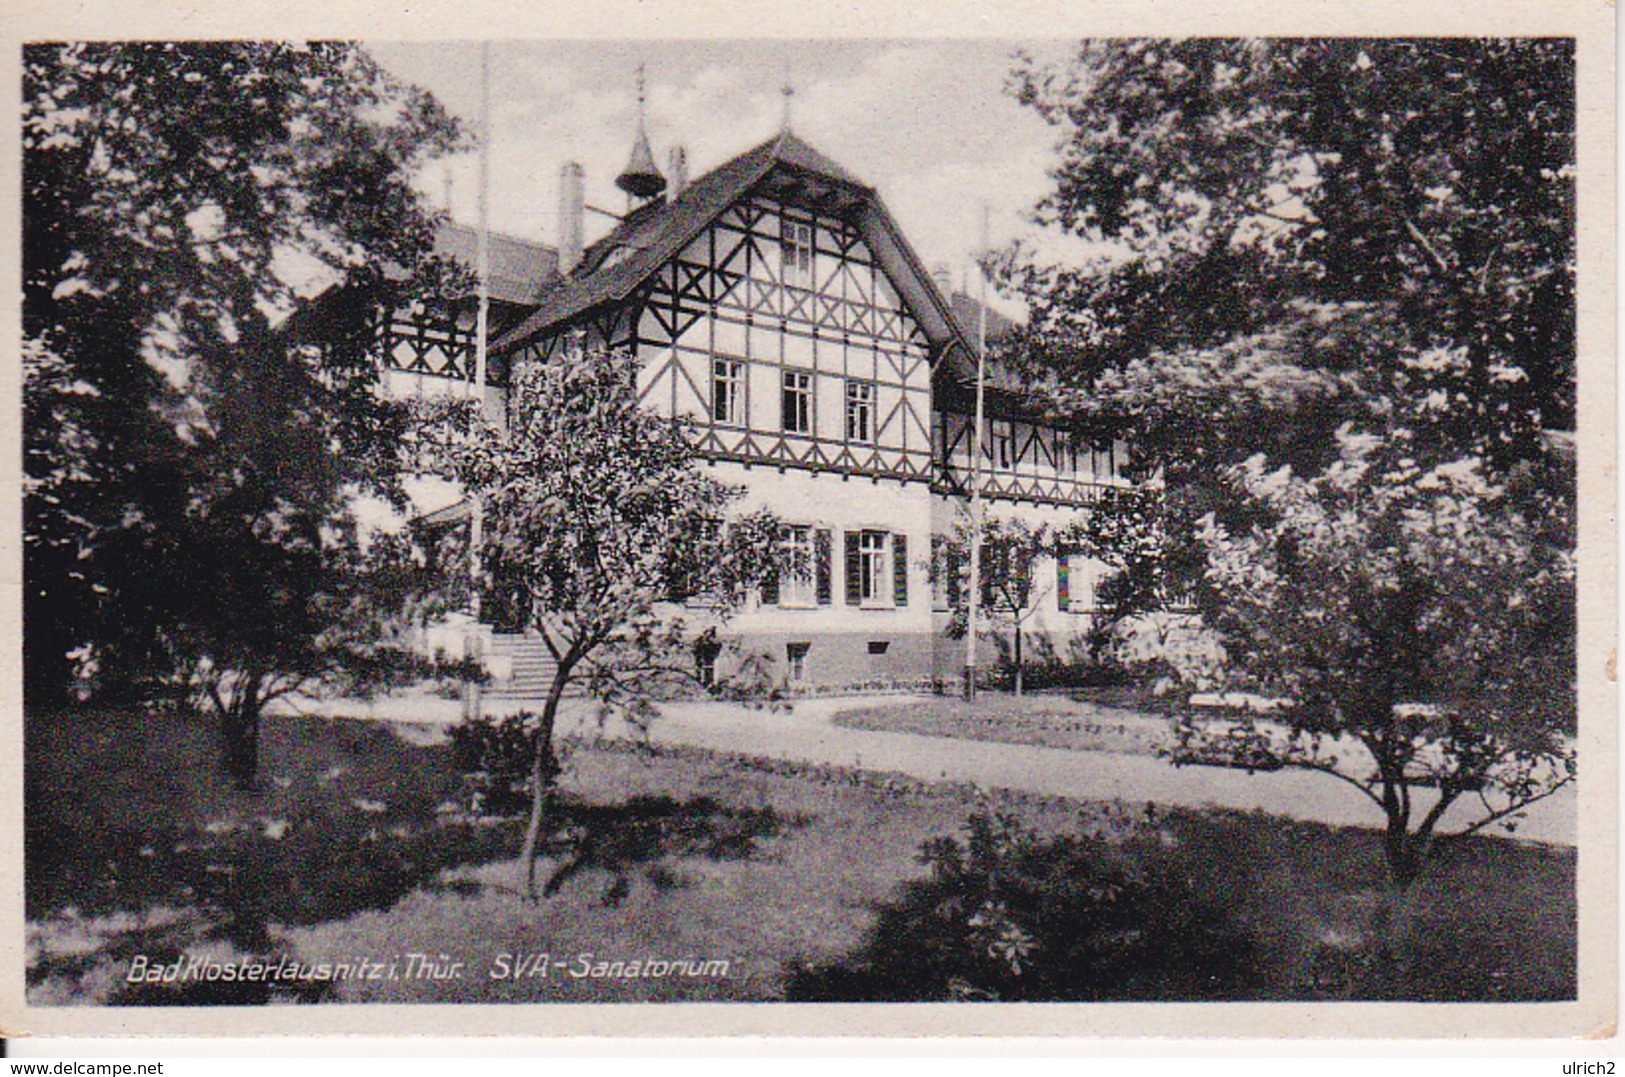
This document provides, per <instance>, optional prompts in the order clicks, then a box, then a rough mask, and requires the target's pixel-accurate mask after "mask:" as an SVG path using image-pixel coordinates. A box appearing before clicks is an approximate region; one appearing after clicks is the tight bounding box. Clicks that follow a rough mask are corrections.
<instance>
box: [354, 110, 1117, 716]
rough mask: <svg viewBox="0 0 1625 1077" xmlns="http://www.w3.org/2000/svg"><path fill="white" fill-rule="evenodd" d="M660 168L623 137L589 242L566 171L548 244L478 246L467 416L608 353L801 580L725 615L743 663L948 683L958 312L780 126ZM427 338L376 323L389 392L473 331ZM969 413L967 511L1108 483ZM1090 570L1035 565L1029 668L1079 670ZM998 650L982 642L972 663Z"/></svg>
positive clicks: (956, 509)
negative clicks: (701, 160)
mask: <svg viewBox="0 0 1625 1077" xmlns="http://www.w3.org/2000/svg"><path fill="white" fill-rule="evenodd" d="M669 171H671V172H672V176H671V177H670V180H669V182H668V178H667V177H666V176H664V175H662V174H661V173H660V172H659V171H658V170H657V169H656V167H655V165H654V163H653V155H652V154H651V153H650V151H649V146H648V141H647V137H646V136H645V134H644V133H643V131H642V130H641V129H640V130H639V132H638V137H637V142H636V143H635V146H634V151H633V155H632V160H631V162H630V163H629V165H628V167H627V170H626V172H624V173H623V174H622V175H621V176H620V177H619V179H618V180H617V183H618V184H619V185H620V186H621V187H622V189H624V190H626V191H627V192H628V195H629V197H630V198H631V199H635V200H636V202H635V205H633V207H632V208H631V209H630V210H629V212H628V213H627V214H626V216H625V217H624V218H622V219H621V221H620V222H619V223H618V224H617V226H616V227H615V228H614V229H613V230H612V231H610V233H609V234H608V235H606V236H604V237H603V238H602V239H600V240H598V241H597V242H595V243H593V244H592V245H590V246H582V244H581V240H580V237H581V236H582V234H583V226H582V220H581V215H582V212H583V199H582V177H581V172H580V169H579V167H578V166H575V165H573V164H572V165H567V166H565V169H564V173H563V180H564V183H563V185H562V190H563V194H562V197H561V203H562V204H561V209H560V223H559V235H560V236H561V243H560V247H559V249H557V250H556V251H553V250H549V249H547V248H541V247H537V246H534V245H529V251H528V253H527V250H526V247H527V245H524V244H518V243H516V242H513V243H510V242H508V241H496V242H494V243H493V247H492V250H493V254H495V252H496V251H497V250H501V251H503V255H502V256H501V257H500V258H499V257H495V256H494V257H493V259H492V265H493V272H492V275H491V285H490V288H491V295H492V299H493V307H492V310H493V318H492V324H493V326H495V329H494V331H493V333H492V336H491V338H490V339H491V344H490V346H489V354H490V363H489V364H488V370H489V372H490V373H489V375H488V380H489V384H488V386H487V387H486V389H485V397H486V401H487V406H488V408H490V409H492V410H493V413H495V414H500V413H501V410H502V407H503V393H504V386H505V384H506V380H505V377H504V373H505V372H506V371H507V370H512V369H517V368H519V367H520V366H521V365H522V364H525V363H552V362H568V361H569V360H570V357H571V355H572V354H574V353H577V352H578V351H579V350H580V349H583V348H600V347H607V348H619V349H625V350H627V351H628V352H630V353H632V354H633V355H635V357H636V359H637V363H638V370H639V375H638V381H637V392H638V394H639V399H640V401H641V402H642V404H643V405H644V406H646V407H647V408H649V409H650V410H652V411H654V412H656V413H658V414H662V415H669V416H673V417H683V418H686V419H687V420H689V423H690V425H691V428H692V430H693V431H694V450H695V453H696V455H697V456H698V457H699V458H700V459H701V460H703V461H704V463H705V466H706V467H708V468H709V469H710V470H711V471H712V472H713V473H714V474H715V476H716V477H717V478H718V479H719V480H721V481H724V482H727V483H729V484H732V485H737V486H741V487H743V488H744V490H745V499H744V506H743V507H744V508H746V509H757V508H763V509H767V510H770V511H772V512H773V513H775V514H776V515H777V516H778V517H779V518H780V519H782V520H783V521H785V524H786V531H785V536H784V541H785V542H786V544H788V545H792V546H794V547H796V548H797V550H798V552H799V553H800V555H801V560H802V562H803V563H809V564H811V565H812V566H813V571H812V572H810V573H808V574H807V575H806V576H805V578H801V577H791V578H785V579H781V580H777V581H774V582H773V583H771V584H769V585H768V586H766V587H764V588H763V593H762V594H761V595H760V596H759V598H758V600H757V601H755V602H753V603H751V604H750V606H749V607H748V608H747V609H745V610H744V611H742V612H741V613H740V614H739V615H737V616H736V617H735V618H734V619H733V620H732V621H730V623H729V633H730V634H731V635H732V636H733V637H734V638H735V639H737V641H738V642H739V643H740V645H741V647H742V648H743V649H744V650H746V651H750V652H753V653H763V654H767V655H769V656H770V657H771V658H772V659H773V661H774V663H775V664H776V666H777V668H778V670H779V672H780V674H781V676H782V678H783V680H784V682H785V683H786V685H787V686H789V687H792V688H794V687H812V686H858V685H917V686H925V685H928V684H932V683H936V684H949V683H954V682H955V681H957V679H958V677H959V675H960V669H961V666H962V664H963V661H964V643H963V642H962V641H959V640H952V639H949V638H948V636H947V634H946V630H947V627H948V623H949V620H950V615H949V606H948V597H949V596H948V590H949V588H948V587H947V586H946V577H947V575H949V573H948V572H945V571H939V572H933V571H932V569H933V564H932V559H933V551H934V550H935V549H936V545H937V542H936V540H937V539H939V538H940V537H941V536H944V535H947V534H949V533H951V532H952V530H953V528H954V527H955V525H956V523H959V522H962V521H965V520H968V518H969V517H968V511H967V502H968V498H967V491H968V489H969V484H970V477H971V473H972V468H971V452H972V449H971V445H972V442H973V436H972V426H973V420H972V416H973V415H974V398H975V377H976V362H975V354H976V353H975V348H974V343H973V341H974V334H973V332H972V331H971V326H970V325H967V324H965V323H967V322H969V321H972V320H973V318H974V311H975V309H976V308H975V305H974V304H972V303H970V302H969V301H968V300H966V299H965V297H963V296H954V295H950V294H945V289H944V288H942V287H941V286H939V283H938V282H937V281H935V280H933V278H932V277H931V275H930V274H929V273H927V272H926V271H925V270H924V268H923V267H922V266H921V264H920V261H919V259H918V257H917V256H916V254H915V253H914V251H913V250H912V249H911V248H910V246H909V244H908V242H907V240H906V238H905V237H904V236H903V235H902V234H901V232H900V230H899V229H898V227H897V225H896V224H895V222H894V221H893V219H892V218H891V216H890V214H889V213H888V212H887V210H886V208H885V206H884V204H883V203H882V201H881V199H880V197H879V195H878V194H877V192H876V191H875V190H874V189H873V188H871V187H869V186H867V185H866V184H864V183H863V182H862V181H861V180H860V179H858V178H857V177H855V176H853V175H851V174H850V173H849V172H847V171H846V170H845V169H843V168H842V167H841V166H839V165H838V164H836V163H834V162H833V161H831V160H829V159H828V158H826V157H824V156H823V155H822V154H820V153H819V152H818V151H816V150H815V149H813V148H812V147H811V146H809V145H807V144H806V143H805V142H803V141H802V140H801V139H799V138H798V137H796V136H795V135H794V134H793V133H791V132H790V131H789V130H788V129H786V130H785V131H783V132H781V133H780V134H779V135H778V136H777V137H776V138H774V139H772V140H770V141H768V142H766V143H763V144H762V145H760V146H757V147H756V148H754V149H752V150H750V151H748V152H746V153H744V154H741V155H740V156H738V157H736V158H734V159H733V160H731V161H729V162H727V163H726V164H724V165H722V166H720V167H719V168H717V169H715V170H713V171H711V172H709V173H707V174H705V175H703V176H701V177H699V178H697V179H695V180H694V181H693V182H692V183H690V182H688V181H687V179H686V176H685V175H684V174H683V173H684V171H685V166H684V163H683V160H682V157H681V151H674V153H673V156H672V163H671V166H670V169H669ZM499 265H500V266H501V267H503V268H502V270H501V271H500V273H499V272H498V271H497V269H496V267H497V266H499ZM956 308H957V309H956ZM967 314H970V315H971V316H970V317H967ZM996 320H997V321H998V322H1000V323H1001V324H1002V323H1003V320H1002V319H996ZM424 321H425V319H424V318H423V317H422V316H421V314H419V315H418V316H404V317H401V318H397V319H396V322H395V324H394V325H393V326H392V328H391V329H390V342H389V347H388V348H387V349H386V353H387V356H388V363H389V365H390V367H391V373H390V374H389V377H390V378H391V379H392V380H393V384H394V385H395V387H396V390H397V391H409V392H433V391H449V390H448V389H447V386H451V385H454V384H457V385H460V384H461V382H459V381H458V379H463V380H466V379H467V377H468V359H467V356H468V353H469V351H470V350H471V346H472V341H471V338H470V337H469V336H468V333H469V331H470V329H471V325H470V321H471V320H470V319H468V318H466V317H465V318H463V319H462V321H461V323H460V324H459V323H456V322H455V321H454V320H448V321H446V322H445V323H444V324H441V325H439V326H438V328H437V327H435V326H425V325H423V324H422V323H423V322H424ZM425 342H429V343H425ZM424 356H428V357H429V358H424ZM436 378H438V379H440V385H439V387H438V388H437V387H436V385H434V384H432V383H431V382H432V379H436ZM403 379H407V380H403ZM985 399H986V406H985V416H986V417H985V424H984V430H983V433H982V438H981V445H982V469H981V473H982V482H983V491H984V506H985V508H986V511H987V513H988V515H990V516H1002V517H1007V518H1022V519H1025V520H1027V521H1029V522H1031V523H1035V524H1036V523H1040V522H1043V523H1049V524H1051V525H1055V526H1065V525H1066V524H1069V523H1072V522H1075V521H1077V520H1078V519H1079V518H1080V514H1082V513H1085V512H1087V511H1088V510H1089V504H1090V502H1091V501H1092V500H1093V499H1094V498H1095V497H1097V496H1098V493H1099V491H1100V490H1101V489H1102V488H1103V487H1106V486H1109V485H1114V484H1120V483H1122V482H1123V481H1124V480H1123V479H1122V477H1121V464H1122V453H1123V447H1122V446H1121V445H1120V444H1119V445H1110V444H1107V445H1090V444H1088V443H1087V442H1086V441H1084V440H1083V439H1081V438H1079V437H1077V436H1075V435H1074V434H1072V433H1071V432H1068V431H1065V430H1060V429H1057V428H1055V427H1054V426H1051V425H1046V424H1045V423H1043V422H1042V421H1041V420H1040V419H1039V418H1037V417H1036V415H1035V413H1034V412H1033V410H1032V409H1031V408H1029V407H1027V406H1026V405H1025V403H1024V401H1023V398H1022V396H1021V394H1020V392H1019V391H1017V390H1015V389H1013V388H1011V387H1009V386H1007V385H1005V384H1002V383H995V384H992V385H990V386H989V387H988V388H987V390H986V393H985ZM936 567H938V568H942V567H943V566H941V565H940V564H939V565H938V566H936ZM1098 576H1099V572H1098V566H1096V565H1093V564H1091V563H1089V562H1086V561H1084V560H1082V559H1081V558H1068V559H1063V562H1062V563H1061V564H1054V563H1050V564H1042V565H1039V566H1037V567H1036V569H1035V581H1036V583H1035V587H1034V589H1033V594H1032V597H1031V604H1032V606H1033V607H1034V608H1033V609H1032V612H1031V614H1030V615H1029V616H1028V617H1027V618H1026V621H1025V628H1026V631H1027V636H1026V637H1025V638H1026V640H1027V642H1028V648H1027V650H1028V653H1034V652H1035V651H1036V652H1037V653H1039V654H1045V653H1050V654H1053V655H1054V656H1058V657H1060V658H1062V659H1066V658H1069V657H1071V656H1073V655H1074V654H1075V653H1076V651H1077V646H1078V643H1079V641H1080V640H1081V638H1082V635H1083V633H1084V632H1085V631H1086V630H1087V628H1088V618H1089V616H1090V614H1091V613H1092V612H1093V601H1092V592H1093V584H1094V582H1095V580H1096V579H1097V578H1098ZM1001 649H1007V648H1006V647H1005V646H1004V645H1001V643H1000V641H998V640H992V641H989V642H988V643H985V644H984V648H983V650H982V652H981V655H980V659H979V664H981V665H983V666H986V665H989V664H996V662H997V657H998V654H999V652H1000V651H1001ZM493 650H494V653H495V654H496V655H497V656H498V657H497V661H496V663H495V667H496V668H495V669H494V670H493V672H494V673H496V675H497V676H498V678H499V685H500V680H501V678H503V677H504V676H506V677H507V678H508V679H509V680H510V681H511V682H513V684H512V686H513V687H515V688H519V689H522V688H523V685H521V684H518V683H517V682H521V681H523V680H524V679H525V678H527V677H533V676H537V675H538V674H539V673H540V672H542V671H539V669H538V666H539V664H540V662H541V660H540V658H539V656H538V654H537V653H536V651H537V650H539V648H535V647H527V644H526V642H525V640H524V639H523V638H502V639H497V640H495V641H493Z"/></svg>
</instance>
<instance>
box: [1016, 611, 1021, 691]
mask: <svg viewBox="0 0 1625 1077" xmlns="http://www.w3.org/2000/svg"><path fill="white" fill-rule="evenodd" d="M1021 688H1022V684H1021V626H1020V625H1019V624H1018V625H1016V695H1017V696H1020V695H1021Z"/></svg>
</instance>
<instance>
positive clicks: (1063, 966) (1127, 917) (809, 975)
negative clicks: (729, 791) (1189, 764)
mask: <svg viewBox="0 0 1625 1077" xmlns="http://www.w3.org/2000/svg"><path fill="white" fill-rule="evenodd" d="M1175 844H1176V843H1175V840H1174V838H1173V837H1172V835H1171V834H1169V833H1168V832H1166V831H1164V830H1162V829H1160V828H1158V827H1155V826H1152V825H1150V824H1147V823H1140V822H1136V821H1133V820H1130V819H1129V818H1127V817H1126V816H1124V817H1118V818H1115V819H1113V820H1111V821H1110V825H1108V826H1105V827H1095V828H1094V829H1092V830H1091V831H1089V832H1084V833H1079V834H1076V835H1063V836H1060V837H1055V838H1041V837H1039V836H1038V835H1036V834H1034V833H1033V832H1032V831H1030V830H1027V829H1025V828H1024V827H1022V826H1021V825H1020V824H1019V823H1018V822H1017V821H1016V820H1015V819H1013V818H1012V817H1010V816H1006V815H988V814H980V813H979V814H976V815H972V816H971V817H970V819H969V820H968V822H967V825H966V835H965V837H964V839H963V840H961V839H958V838H951V837H944V838H937V839H935V840H932V841H929V842H926V843H925V844H924V845H923V846H922V847H921V852H920V858H921V860H922V861H924V862H925V863H926V864H927V865H929V866H930V869H931V870H930V875H929V876H928V877H927V878H926V879H924V880H922V881H920V882H917V883H914V884H912V885H910V886H909V887H906V888H905V890H904V892H903V895H902V897H901V898H900V899H899V900H898V901H897V902H895V903H894V904H892V905H889V906H887V907H886V908H884V909H882V910H881V913H880V918H879V921H878V922H877V923H876V925H875V928H874V930H873V932H872V933H871V935H870V937H869V941H868V942H867V944H866V945H865V946H864V948H863V949H862V950H861V951H860V952H859V953H858V954H857V955H855V956H854V957H853V958H852V959H849V960H848V961H847V962H845V963H843V964H841V965H839V966H835V967H830V968H816V969H807V968H804V969H800V970H798V971H797V972H796V973H795V974H794V975H793V976H792V977H791V981H790V984H789V987H788V993H789V996H790V997H791V998H795V999H806V1000H812V999H818V1000H894V1001H903V1000H909V1001H949V1000H960V1001H972V1000H985V1001H999V1000H1003V1001H1016V1000H1024V1001H1080V1000H1091V999H1127V998H1155V999H1159V1000H1167V999H1195V998H1225V997H1234V996H1237V995H1239V994H1241V993H1243V992H1244V990H1245V988H1246V986H1247V984H1248V983H1249V979H1248V977H1249V976H1250V975H1251V969H1252V962H1251V958H1252V955H1253V942H1252V939H1251V938H1250V936H1249V935H1247V934H1246V933H1245V932H1244V931H1243V930H1242V929H1240V928H1239V927H1238V926H1236V925H1235V924H1233V923H1231V922H1230V920H1229V919H1228V917H1227V916H1226V915H1225V914H1224V913H1223V912H1222V911H1220V910H1219V909H1218V908H1217V907H1216V906H1213V905H1210V904H1209V903H1208V902H1207V901H1205V900H1204V899H1203V898H1202V897H1201V895H1200V894H1199V893H1198V892H1197V889H1196V887H1195V885H1194V884H1193V882H1192V881H1191V879H1190V878H1189V877H1188V876H1187V875H1186V874H1185V873H1184V872H1183V871H1182V870H1181V869H1180V864H1179V860H1178V856H1177V851H1176V850H1175V849H1174V846H1175Z"/></svg>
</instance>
